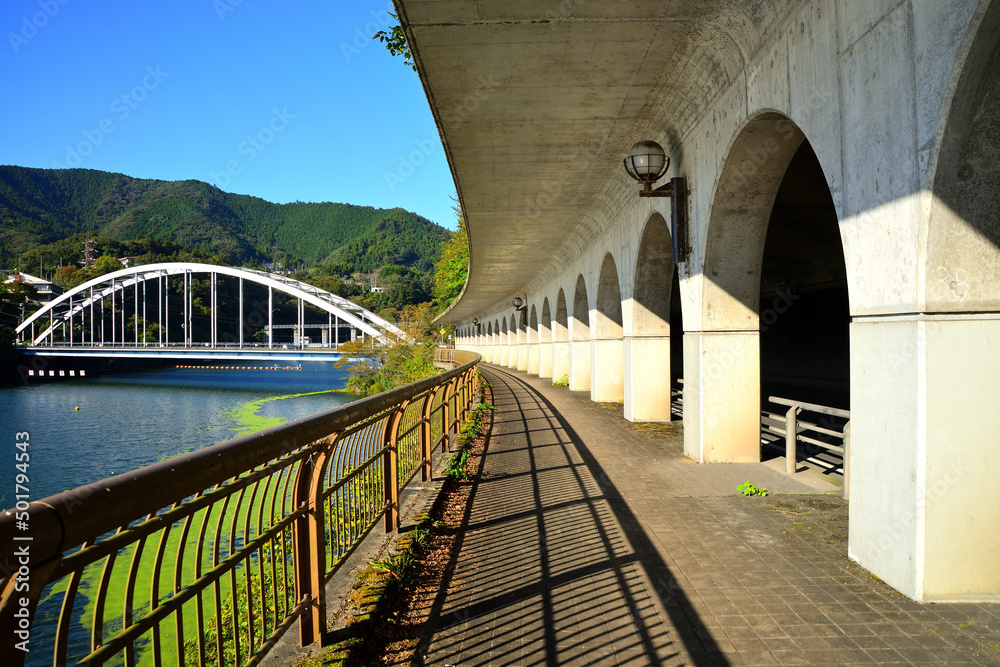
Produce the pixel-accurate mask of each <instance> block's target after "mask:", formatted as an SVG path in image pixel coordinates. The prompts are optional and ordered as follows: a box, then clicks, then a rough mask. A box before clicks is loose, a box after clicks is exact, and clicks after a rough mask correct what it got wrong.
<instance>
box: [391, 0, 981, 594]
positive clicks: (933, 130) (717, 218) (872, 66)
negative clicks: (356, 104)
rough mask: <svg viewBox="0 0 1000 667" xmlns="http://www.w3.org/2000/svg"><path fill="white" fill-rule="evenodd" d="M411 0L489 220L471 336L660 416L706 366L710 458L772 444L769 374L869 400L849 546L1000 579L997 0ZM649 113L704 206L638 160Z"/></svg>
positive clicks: (457, 156)
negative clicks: (664, 193) (645, 186)
mask: <svg viewBox="0 0 1000 667" xmlns="http://www.w3.org/2000/svg"><path fill="white" fill-rule="evenodd" d="M395 5H396V8H397V10H398V14H399V17H400V20H401V22H402V25H403V28H404V30H405V32H406V35H407V38H408V41H409V44H410V46H411V48H412V51H413V55H414V60H415V62H416V64H417V69H418V71H419V74H420V77H421V80H422V82H423V85H424V88H425V91H426V93H427V98H428V101H429V103H430V106H431V109H432V111H433V113H434V115H435V118H436V120H437V123H438V128H439V132H440V134H441V138H442V141H443V143H444V146H445V150H446V152H447V155H448V159H449V163H450V165H451V169H452V173H453V175H454V178H455V183H456V186H457V189H458V193H459V198H460V200H461V204H462V207H463V209H464V212H465V215H466V220H467V223H468V232H469V244H470V270H469V277H468V281H467V283H466V286H465V290H464V292H463V293H462V295H461V296H460V298H459V299H458V300H457V301H456V302H455V303H454V304H453V305H452V307H451V308H450V309H449V310H448V311H447V312H446V313H445V314H444V315H442V320H445V321H449V322H454V323H455V324H456V325H457V327H458V332H459V337H458V341H459V344H460V345H461V346H462V347H466V348H468V349H474V350H477V351H480V352H482V353H483V354H484V356H485V358H486V360H487V361H491V362H493V363H498V364H502V365H505V366H509V367H511V368H517V369H520V370H524V371H526V372H529V373H535V374H538V375H540V376H542V377H552V378H553V379H554V380H557V381H558V380H562V379H564V380H565V381H566V382H567V383H568V385H569V388H570V389H571V390H576V391H588V392H590V396H591V398H592V399H593V400H595V401H622V402H623V403H624V409H625V416H626V418H628V419H631V420H635V421H666V420H669V419H671V417H672V411H671V397H672V395H673V397H674V399H675V400H674V411H673V415H676V414H677V413H678V412H680V410H679V409H678V407H677V406H678V405H679V403H680V402H679V401H677V400H676V399H677V398H678V392H677V387H676V386H675V387H674V388H673V392H672V387H671V383H672V381H673V382H674V383H675V385H679V384H680V383H679V382H678V381H679V380H681V379H682V380H683V384H682V386H683V419H684V437H685V452H686V454H687V455H688V456H690V457H691V458H692V459H694V460H696V461H698V462H701V463H706V464H709V463H714V462H724V461H758V460H760V458H761V443H762V436H763V434H762V430H761V424H762V420H761V413H762V409H763V410H764V413H765V416H766V415H767V413H768V412H769V411H771V412H773V411H774V409H775V406H774V405H770V404H768V398H769V397H770V396H772V395H778V396H781V397H784V398H790V399H792V400H794V401H807V402H815V403H819V404H822V405H823V406H827V407H828V408H829V409H830V410H831V411H832V412H831V414H842V413H844V412H843V411H845V410H849V411H850V427H849V434H850V437H849V440H850V450H849V454H848V455H847V457H846V458H847V459H848V461H849V464H850V471H851V476H850V498H851V522H850V540H849V541H850V556H851V557H852V558H854V559H855V560H857V561H858V562H860V563H861V564H862V565H864V566H865V567H867V568H869V569H870V570H871V571H873V572H874V573H875V574H877V575H878V576H880V577H881V578H882V579H884V580H885V581H887V582H888V583H890V584H891V585H893V586H895V587H896V588H898V589H899V590H901V591H902V592H904V593H905V594H907V595H909V596H911V597H913V598H916V599H920V600H938V601H948V600H972V599H987V600H995V599H1000V557H998V553H997V549H998V547H997V545H1000V490H998V489H1000V487H998V485H996V483H995V479H996V463H995V458H996V457H995V453H996V452H995V449H996V443H997V437H996V433H997V432H1000V414H998V411H997V410H996V409H995V404H996V399H997V397H998V396H1000V379H998V378H1000V355H998V354H997V353H996V352H995V350H992V349H991V347H990V345H989V342H988V341H990V340H993V339H995V338H998V337H1000V225H998V222H997V221H998V220H1000V194H998V193H1000V187H998V186H1000V180H998V179H1000V169H998V167H997V165H998V164H1000V149H998V145H997V142H996V137H997V136H1000V131H998V129H1000V125H998V123H1000V104H998V102H997V100H998V99H1000V89H998V85H1000V84H998V82H1000V78H998V74H997V72H1000V2H997V0H941V1H940V2H933V3H928V2H922V1H920V0H904V1H903V2H886V3H882V2H878V3H876V2H864V3H857V2H844V1H838V0H811V1H806V0H793V1H790V2H779V1H777V0H775V1H773V2H772V1H768V0H737V1H733V0H727V1H722V0H718V1H715V0H707V1H705V2H644V1H643V2H639V1H633V2H615V3H606V2H588V1H581V0H577V1H575V2H546V1H544V0H543V1H535V2H530V3H528V2H507V1H505V0H480V1H478V2H439V1H431V0H395ZM648 140H651V141H656V142H658V143H659V144H661V145H662V146H663V148H664V149H665V151H666V153H667V155H668V156H669V157H670V160H671V161H670V167H669V170H668V172H667V173H666V175H665V176H666V177H667V178H675V177H679V178H682V179H683V181H681V182H680V183H681V184H682V185H683V186H684V187H685V188H686V194H687V199H686V203H684V204H683V206H681V207H680V208H681V215H680V217H678V216H677V214H676V212H675V211H673V210H672V206H671V200H670V199H669V198H664V197H639V196H638V190H639V184H637V183H636V182H635V181H633V180H631V179H630V178H629V176H628V175H627V174H626V172H625V169H624V168H623V165H622V159H623V158H624V157H625V156H626V154H628V151H629V149H630V147H631V146H633V145H634V144H636V143H637V142H639V141H648ZM664 182H665V181H664ZM678 201H680V200H678ZM684 214H686V216H685V215H684ZM685 217H686V222H685ZM675 230H677V231H676V234H675V235H676V236H677V239H676V245H678V246H679V255H680V256H679V257H678V258H677V259H678V261H676V262H675V258H674V254H673V250H672V245H675V243H674V239H673V238H672V234H673V233H674V232H675ZM515 300H518V301H519V302H523V303H524V306H523V308H524V310H522V311H519V310H518V309H517V308H516V306H515V305H513V302H514V301H515ZM838 409H840V411H839V412H838ZM782 410H784V408H782ZM844 414H846V413H844ZM831 423H833V422H831ZM841 428H843V423H842V422H837V426H836V427H835V428H834V427H828V428H827V430H828V431H836V432H837V433H839V429H841ZM959 560H962V561H964V562H966V563H967V566H965V567H963V568H961V570H959V569H956V568H955V567H953V563H955V562H958V561H959Z"/></svg>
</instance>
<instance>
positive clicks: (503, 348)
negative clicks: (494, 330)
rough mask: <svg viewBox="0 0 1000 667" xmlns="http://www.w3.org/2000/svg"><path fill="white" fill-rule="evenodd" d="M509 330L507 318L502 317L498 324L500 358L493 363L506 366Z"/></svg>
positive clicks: (508, 358) (508, 357) (508, 350)
mask: <svg viewBox="0 0 1000 667" xmlns="http://www.w3.org/2000/svg"><path fill="white" fill-rule="evenodd" d="M510 334H511V331H510V329H508V328H507V317H506V316H504V318H503V320H502V321H501V324H500V356H499V358H497V359H494V360H493V363H495V364H500V365H501V366H506V365H507V363H508V362H509V360H510Z"/></svg>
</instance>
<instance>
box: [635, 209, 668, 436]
mask: <svg viewBox="0 0 1000 667" xmlns="http://www.w3.org/2000/svg"><path fill="white" fill-rule="evenodd" d="M633 276H634V280H633V286H632V304H631V305H632V309H631V311H632V317H631V322H630V324H631V330H630V331H627V332H626V335H625V354H624V357H625V368H626V372H625V387H624V394H625V396H624V399H625V405H624V408H625V410H624V414H625V418H626V419H629V420H631V421H654V422H666V421H670V419H671V412H670V390H671V380H672V378H673V376H674V375H675V374H677V375H679V371H680V367H681V364H680V363H677V364H676V366H677V368H674V365H675V363H674V361H675V360H674V351H675V349H676V348H679V347H680V345H679V344H680V343H681V341H682V340H683V335H682V331H681V327H680V326H678V327H677V330H676V331H673V332H672V331H671V310H672V307H674V306H676V307H677V308H678V309H679V308H680V298H679V288H678V285H677V282H678V281H677V267H676V266H675V265H674V261H673V251H672V248H671V239H670V229H669V227H668V226H667V221H666V220H664V218H663V216H662V215H660V213H658V212H653V213H652V214H651V215H650V216H649V218H648V219H647V220H646V224H645V226H644V227H643V229H642V234H641V235H640V237H639V247H638V252H637V254H636V260H635V270H634V271H633ZM675 290H677V291H678V295H677V299H676V302H675V300H674V291H675ZM671 336H673V338H672V337H671ZM677 352H680V350H677ZM675 372H676V373H675Z"/></svg>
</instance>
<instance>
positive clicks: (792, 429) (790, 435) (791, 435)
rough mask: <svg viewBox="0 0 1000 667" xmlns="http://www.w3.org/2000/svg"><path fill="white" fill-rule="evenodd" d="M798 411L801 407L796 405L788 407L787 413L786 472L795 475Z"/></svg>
mask: <svg viewBox="0 0 1000 667" xmlns="http://www.w3.org/2000/svg"><path fill="white" fill-rule="evenodd" d="M798 413H799V408H798V406H796V405H793V406H792V407H790V408H788V412H786V413H785V472H787V473H788V474H789V475H794V474H795V470H796V468H797V466H796V453H795V444H796V441H797V440H798V434H799V426H798V423H797V422H796V419H795V417H796V415H798Z"/></svg>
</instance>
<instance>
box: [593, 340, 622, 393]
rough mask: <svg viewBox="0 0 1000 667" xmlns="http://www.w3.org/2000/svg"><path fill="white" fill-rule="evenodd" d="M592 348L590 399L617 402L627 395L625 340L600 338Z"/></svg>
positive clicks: (594, 342)
mask: <svg viewBox="0 0 1000 667" xmlns="http://www.w3.org/2000/svg"><path fill="white" fill-rule="evenodd" d="M591 350H592V354H593V358H592V359H591V363H590V368H591V374H590V400H592V401H596V402H600V403H617V402H618V401H620V400H622V398H624V396H625V393H624V392H625V389H624V375H625V359H624V342H623V341H622V339H621V338H599V339H597V340H595V341H593V344H592V346H591Z"/></svg>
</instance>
